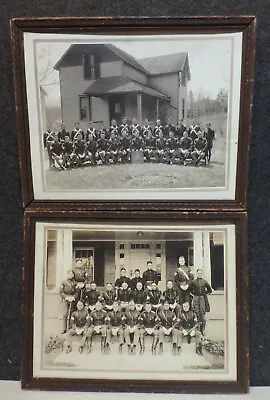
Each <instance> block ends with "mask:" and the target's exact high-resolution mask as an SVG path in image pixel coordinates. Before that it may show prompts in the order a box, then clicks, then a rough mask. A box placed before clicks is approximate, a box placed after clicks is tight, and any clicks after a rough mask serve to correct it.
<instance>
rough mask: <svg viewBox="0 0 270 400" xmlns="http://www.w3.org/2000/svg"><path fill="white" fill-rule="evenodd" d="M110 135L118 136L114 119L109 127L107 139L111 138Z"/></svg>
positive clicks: (117, 128) (117, 127)
mask: <svg viewBox="0 0 270 400" xmlns="http://www.w3.org/2000/svg"><path fill="white" fill-rule="evenodd" d="M112 134H114V135H115V136H116V137H118V135H119V126H118V125H117V122H116V120H115V119H112V123H111V126H110V127H109V135H110V137H109V139H110V138H111V137H112Z"/></svg>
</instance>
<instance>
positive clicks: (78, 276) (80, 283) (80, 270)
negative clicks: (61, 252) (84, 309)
mask: <svg viewBox="0 0 270 400" xmlns="http://www.w3.org/2000/svg"><path fill="white" fill-rule="evenodd" d="M73 272H74V279H75V282H76V288H77V289H78V293H79V299H80V300H82V294H83V291H84V288H85V279H86V269H85V266H84V265H83V261H82V259H81V258H77V259H76V265H75V267H74V268H73Z"/></svg>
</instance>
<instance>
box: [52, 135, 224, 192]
mask: <svg viewBox="0 0 270 400" xmlns="http://www.w3.org/2000/svg"><path fill="white" fill-rule="evenodd" d="M225 148H226V145H225V139H224V138H223V137H221V136H219V137H218V138H217V140H216V141H215V142H214V149H213V154H212V160H211V163H210V165H206V166H204V165H201V166H200V167H199V168H198V167H195V166H192V165H188V166H186V167H185V166H183V165H168V164H162V163H158V164H156V163H144V164H117V165H100V166H95V167H93V166H86V167H82V168H77V169H71V170H65V171H61V170H58V169H48V161H47V160H46V163H45V176H46V189H47V190H55V191H58V190H76V189H77V190H78V189H79V190H95V189H97V190H100V189H124V190H126V189H158V188H196V187H220V186H221V187H222V186H224V185H225Z"/></svg>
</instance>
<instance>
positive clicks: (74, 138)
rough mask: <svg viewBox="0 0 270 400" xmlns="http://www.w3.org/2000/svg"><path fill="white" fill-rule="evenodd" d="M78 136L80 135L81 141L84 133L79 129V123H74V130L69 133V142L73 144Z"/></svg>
mask: <svg viewBox="0 0 270 400" xmlns="http://www.w3.org/2000/svg"><path fill="white" fill-rule="evenodd" d="M78 134H80V135H81V139H82V140H83V139H84V132H83V130H82V129H81V128H80V124H79V122H75V128H74V129H73V131H72V132H71V140H72V142H74V141H75V140H77V139H78Z"/></svg>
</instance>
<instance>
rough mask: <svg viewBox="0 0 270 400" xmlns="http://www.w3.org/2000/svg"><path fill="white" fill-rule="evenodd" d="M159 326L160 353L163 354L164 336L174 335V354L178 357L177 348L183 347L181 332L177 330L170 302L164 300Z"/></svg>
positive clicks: (160, 311) (159, 313)
mask: <svg viewBox="0 0 270 400" xmlns="http://www.w3.org/2000/svg"><path fill="white" fill-rule="evenodd" d="M158 325H159V330H158V338H159V353H160V354H162V353H163V343H164V336H165V335H166V336H169V335H172V352H173V354H174V355H176V353H177V347H178V348H179V347H181V337H180V331H179V330H178V329H177V328H176V325H177V319H176V315H175V312H174V311H172V310H170V304H169V301H168V300H164V303H163V307H162V308H161V309H160V310H159V312H158ZM154 351H155V349H154Z"/></svg>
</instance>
